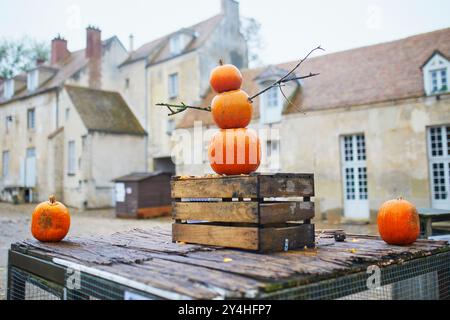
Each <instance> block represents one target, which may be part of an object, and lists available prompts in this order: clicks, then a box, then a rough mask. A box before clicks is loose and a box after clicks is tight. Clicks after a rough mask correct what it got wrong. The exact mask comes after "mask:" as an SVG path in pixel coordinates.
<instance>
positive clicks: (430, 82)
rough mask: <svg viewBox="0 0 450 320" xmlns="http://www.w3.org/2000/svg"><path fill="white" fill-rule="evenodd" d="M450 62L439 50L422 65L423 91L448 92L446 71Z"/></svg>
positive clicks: (431, 92)
mask: <svg viewBox="0 0 450 320" xmlns="http://www.w3.org/2000/svg"><path fill="white" fill-rule="evenodd" d="M449 68H450V62H449V61H448V60H447V59H446V58H445V57H444V56H443V55H442V54H440V53H439V52H435V53H434V54H433V55H432V56H431V58H430V59H428V61H427V62H426V63H425V65H424V66H423V77H424V84H425V92H426V94H427V95H433V94H440V93H447V92H449V88H448V71H449Z"/></svg>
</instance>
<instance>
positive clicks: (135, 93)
mask: <svg viewBox="0 0 450 320" xmlns="http://www.w3.org/2000/svg"><path fill="white" fill-rule="evenodd" d="M145 64H146V60H145V59H144V60H139V61H136V62H133V63H130V64H127V65H124V66H122V67H120V68H119V69H118V70H119V71H120V77H119V78H118V79H116V81H117V82H118V91H119V92H120V93H121V94H122V96H123V98H124V99H125V101H126V102H127V104H128V106H129V107H130V108H131V110H132V111H133V113H134V115H135V116H136V118H137V119H138V120H139V122H140V123H141V125H142V127H143V128H145V96H146V94H145V91H146V83H145V74H146V69H145ZM127 79H128V80H129V85H128V87H127V86H126V81H127Z"/></svg>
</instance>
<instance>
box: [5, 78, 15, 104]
mask: <svg viewBox="0 0 450 320" xmlns="http://www.w3.org/2000/svg"><path fill="white" fill-rule="evenodd" d="M13 95H14V79H8V80H6V82H5V86H4V91H3V96H4V98H5V99H10V98H12V96H13Z"/></svg>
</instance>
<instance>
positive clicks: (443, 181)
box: [427, 124, 450, 209]
mask: <svg viewBox="0 0 450 320" xmlns="http://www.w3.org/2000/svg"><path fill="white" fill-rule="evenodd" d="M433 130H438V131H440V132H437V131H434V132H435V133H436V135H435V137H436V139H440V140H438V141H436V140H432V136H433V135H432V131H433ZM447 131H448V132H449V133H447ZM449 143H450V124H447V125H441V126H433V127H429V128H428V130H427V145H428V162H429V172H430V179H429V180H430V194H431V206H432V207H433V208H436V209H450V148H449ZM433 144H434V145H435V148H433ZM439 144H440V146H441V148H439V147H438V145H439ZM439 149H440V150H439ZM439 151H442V154H440V152H439ZM437 166H439V167H442V170H443V171H441V172H439V173H440V175H439V176H435V174H436V173H437V170H439V168H438V167H437ZM442 173H443V175H441V174H442ZM436 184H437V185H436ZM439 187H441V188H444V189H443V190H442V189H441V190H439V191H438V190H436V189H435V188H439ZM442 195H445V198H444V199H442Z"/></svg>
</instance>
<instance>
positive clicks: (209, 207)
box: [173, 201, 314, 225]
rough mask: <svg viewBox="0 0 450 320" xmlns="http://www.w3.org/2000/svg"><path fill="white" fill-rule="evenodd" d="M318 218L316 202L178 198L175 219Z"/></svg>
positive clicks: (263, 222)
mask: <svg viewBox="0 0 450 320" xmlns="http://www.w3.org/2000/svg"><path fill="white" fill-rule="evenodd" d="M312 218H314V203H313V202H273V203H258V202H250V201H249V202H242V201H241V202H174V203H173V219H175V220H202V221H210V222H238V223H259V224H261V225H266V224H272V223H284V222H287V221H304V220H308V219H312Z"/></svg>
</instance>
